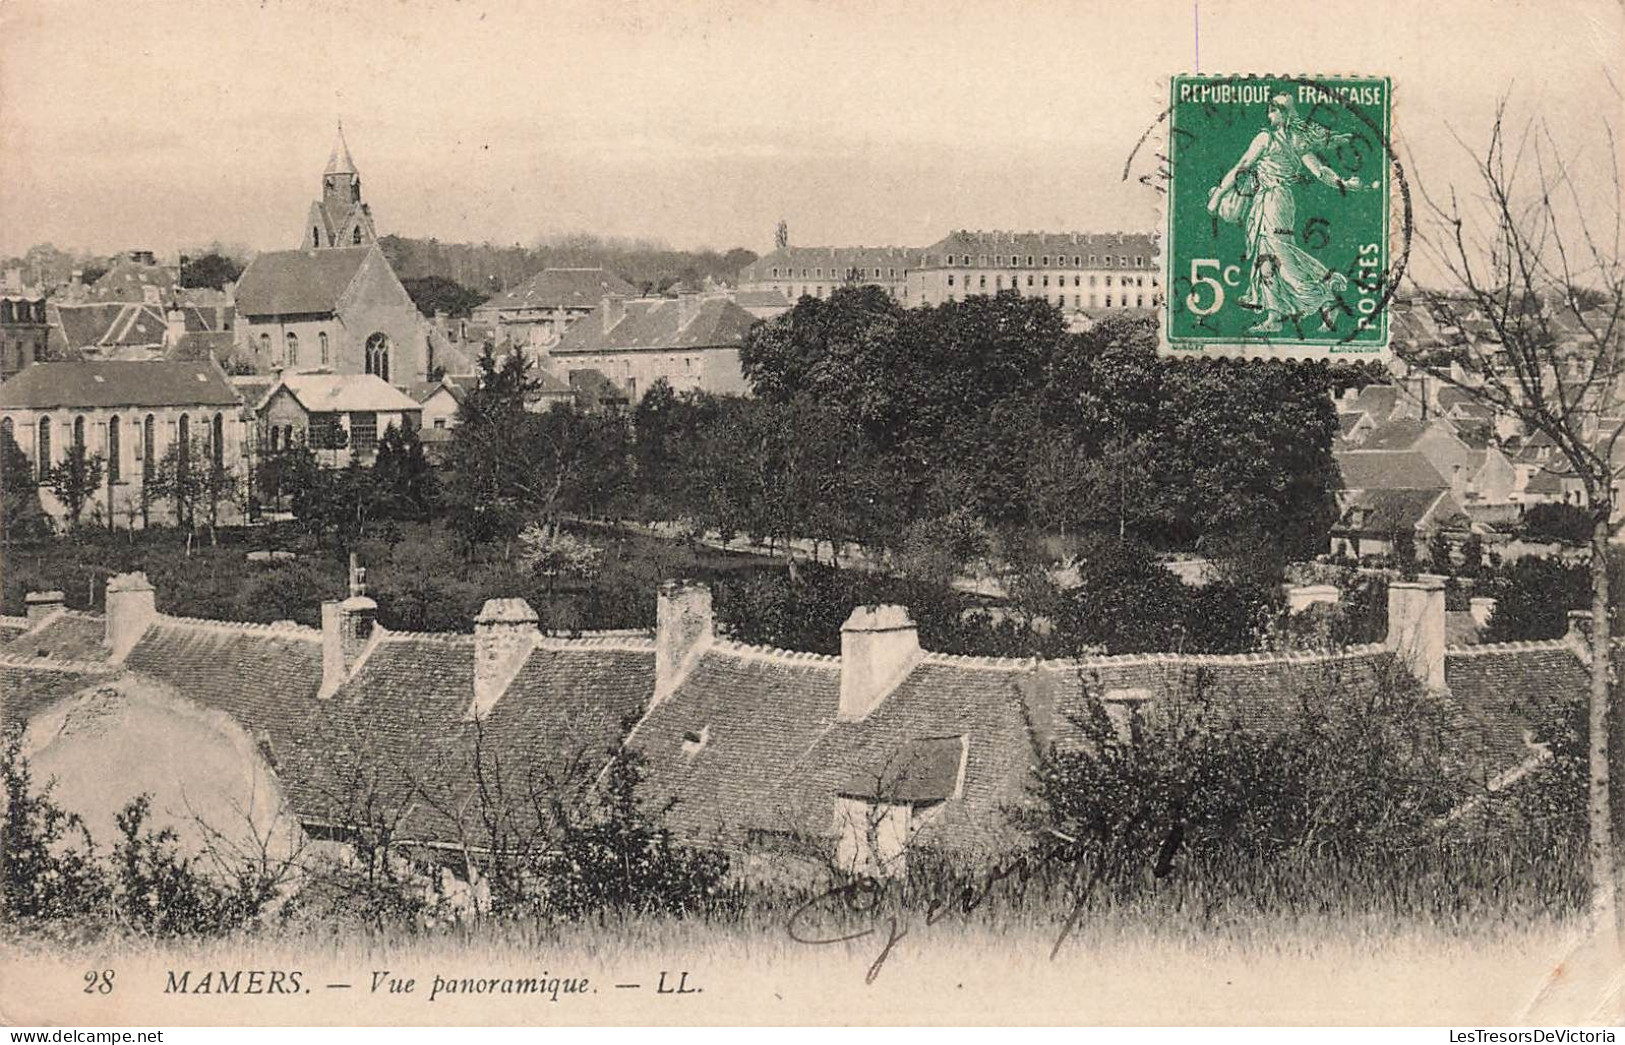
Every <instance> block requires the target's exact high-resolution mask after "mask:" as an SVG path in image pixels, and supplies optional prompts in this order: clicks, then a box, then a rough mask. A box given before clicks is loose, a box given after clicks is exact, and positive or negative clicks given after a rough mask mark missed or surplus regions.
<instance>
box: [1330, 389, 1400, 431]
mask: <svg viewBox="0 0 1625 1045" xmlns="http://www.w3.org/2000/svg"><path fill="white" fill-rule="evenodd" d="M1398 405H1399V389H1398V388H1396V387H1394V386H1393V385H1366V386H1365V387H1364V388H1362V389H1360V391H1359V393H1358V394H1356V395H1355V397H1354V401H1353V402H1352V403H1351V404H1347V405H1344V406H1343V409H1345V410H1359V411H1361V412H1362V413H1367V414H1370V415H1371V419H1372V420H1373V421H1375V422H1377V423H1378V424H1382V423H1383V422H1384V421H1386V420H1388V419H1389V418H1390V417H1392V416H1393V413H1394V408H1395V407H1396V406H1398Z"/></svg>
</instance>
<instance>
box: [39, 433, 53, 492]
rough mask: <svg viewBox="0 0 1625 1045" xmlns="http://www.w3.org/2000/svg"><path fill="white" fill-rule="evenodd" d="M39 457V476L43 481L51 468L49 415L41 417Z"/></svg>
mask: <svg viewBox="0 0 1625 1045" xmlns="http://www.w3.org/2000/svg"><path fill="white" fill-rule="evenodd" d="M38 457H39V477H40V481H41V482H43V481H44V480H45V475H46V473H47V472H49V471H50V470H51V419H50V418H49V417H42V418H40V419H39V443H38Z"/></svg>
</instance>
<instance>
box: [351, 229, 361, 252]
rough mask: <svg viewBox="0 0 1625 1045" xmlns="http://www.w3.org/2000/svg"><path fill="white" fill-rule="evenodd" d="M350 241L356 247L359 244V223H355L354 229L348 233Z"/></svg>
mask: <svg viewBox="0 0 1625 1045" xmlns="http://www.w3.org/2000/svg"><path fill="white" fill-rule="evenodd" d="M350 242H351V243H354V244H355V245H356V246H358V247H359V246H361V226H360V225H357V226H356V227H355V231H354V232H351V233H350Z"/></svg>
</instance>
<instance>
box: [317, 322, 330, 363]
mask: <svg viewBox="0 0 1625 1045" xmlns="http://www.w3.org/2000/svg"><path fill="white" fill-rule="evenodd" d="M316 347H317V348H318V349H320V350H321V354H322V366H326V365H327V331H325V330H324V331H322V332H321V333H320V334H317V335H316Z"/></svg>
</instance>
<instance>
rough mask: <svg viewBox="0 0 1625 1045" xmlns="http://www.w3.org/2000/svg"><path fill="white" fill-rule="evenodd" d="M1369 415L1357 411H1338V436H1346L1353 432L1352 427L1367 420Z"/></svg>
mask: <svg viewBox="0 0 1625 1045" xmlns="http://www.w3.org/2000/svg"><path fill="white" fill-rule="evenodd" d="M1370 417H1371V415H1370V414H1366V413H1362V412H1359V411H1348V410H1339V411H1338V413H1337V432H1338V434H1339V435H1345V436H1346V435H1348V434H1349V433H1350V432H1353V431H1354V426H1355V425H1357V424H1360V423H1361V422H1362V421H1366V420H1369V419H1370Z"/></svg>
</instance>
